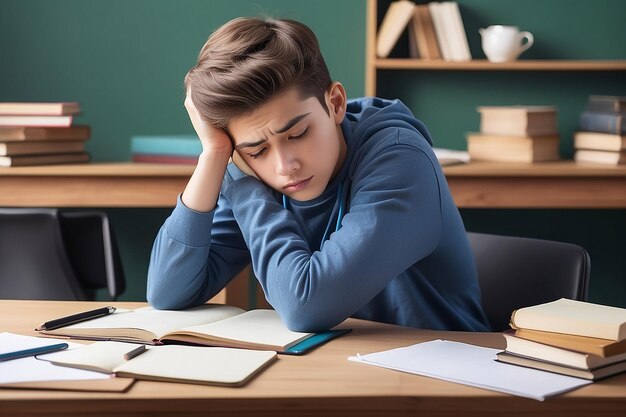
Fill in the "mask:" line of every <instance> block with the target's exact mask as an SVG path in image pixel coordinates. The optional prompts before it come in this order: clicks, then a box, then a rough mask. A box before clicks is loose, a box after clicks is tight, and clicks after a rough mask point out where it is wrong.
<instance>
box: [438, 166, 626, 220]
mask: <svg viewBox="0 0 626 417" xmlns="http://www.w3.org/2000/svg"><path fill="white" fill-rule="evenodd" d="M444 171H445V173H446V178H447V180H448V184H449V186H450V190H451V192H452V195H453V197H454V201H455V202H456V204H457V206H459V207H461V208H572V209H573V208H577V209H582V208H591V209H607V208H626V166H604V165H597V164H577V163H575V162H573V161H560V162H546V163H537V164H513V163H501V162H472V163H469V164H465V165H456V166H450V167H446V168H445V169H444Z"/></svg>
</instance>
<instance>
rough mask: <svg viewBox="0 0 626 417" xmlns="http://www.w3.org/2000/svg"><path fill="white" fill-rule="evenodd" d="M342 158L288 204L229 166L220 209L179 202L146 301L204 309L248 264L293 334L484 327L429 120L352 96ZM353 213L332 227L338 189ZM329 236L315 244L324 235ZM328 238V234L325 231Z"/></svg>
mask: <svg viewBox="0 0 626 417" xmlns="http://www.w3.org/2000/svg"><path fill="white" fill-rule="evenodd" d="M341 128H342V131H343V135H344V138H345V140H346V144H347V155H346V159H345V162H344V164H343V166H342V168H341V170H340V172H339V173H338V174H337V175H336V176H335V178H333V180H332V181H331V182H330V183H329V184H328V186H327V188H326V190H325V191H324V192H323V193H322V195H320V196H319V197H317V198H315V199H313V200H310V201H304V202H301V201H290V202H289V204H288V205H287V208H285V207H284V206H283V199H282V195H281V194H280V193H278V192H277V191H275V190H273V189H271V188H269V187H268V186H266V185H265V184H263V183H262V182H261V181H259V180H258V179H256V178H253V177H248V176H245V175H244V174H243V173H241V171H239V170H238V169H237V168H236V167H235V166H234V165H232V164H231V165H229V167H228V169H227V171H226V174H225V176H224V180H223V183H222V189H221V192H220V196H219V200H218V203H217V207H216V208H215V209H214V210H213V211H211V212H207V213H202V212H197V211H194V210H191V209H189V208H187V207H186V206H185V205H184V204H183V203H182V202H181V200H180V197H179V199H178V203H177V205H176V207H175V208H174V211H173V212H172V214H171V216H170V217H169V218H168V219H167V220H166V221H165V224H164V225H163V226H162V228H161V230H160V231H159V234H158V236H157V238H156V241H155V242H154V247H153V249H152V256H151V260H150V267H149V271H148V293H147V297H148V301H149V302H150V303H151V304H152V305H153V306H154V307H156V308H159V309H182V308H187V307H191V306H194V305H198V304H202V303H204V302H206V301H207V300H208V299H210V298H211V297H212V296H214V295H215V294H217V293H218V292H219V291H220V290H221V289H222V288H223V287H224V286H225V285H226V284H227V283H228V281H229V280H230V279H231V278H232V277H233V276H234V275H235V274H236V273H237V272H239V271H240V270H241V269H242V268H243V267H244V266H245V265H247V264H249V263H250V262H252V267H253V270H254V273H255V275H256V277H257V278H258V280H259V282H260V284H261V286H262V288H263V291H264V293H265V296H266V298H267V300H268V302H269V303H270V304H271V305H272V306H273V307H274V308H275V309H276V311H277V312H278V313H279V315H280V316H281V318H282V320H283V321H284V322H285V324H286V325H287V327H289V328H290V329H292V330H296V331H320V330H324V329H328V328H330V327H332V326H334V325H336V324H338V323H340V322H342V321H343V320H345V319H346V318H348V317H357V318H362V319H367V320H375V321H381V322H386V323H394V324H399V325H404V326H411V327H419V328H427V329H440V330H467V331H486V330H488V325H487V320H486V318H485V315H484V313H483V311H482V307H481V303H480V290H479V287H478V281H477V278H476V268H475V265H474V259H473V257H472V253H471V250H470V247H469V243H468V240H467V237H466V235H465V229H464V226H463V221H462V220H461V217H460V215H459V212H458V210H457V208H456V206H455V204H454V202H453V200H452V197H451V195H450V191H449V190H448V185H447V183H446V179H445V177H444V175H443V172H442V170H441V167H440V166H439V163H438V162H437V159H436V157H435V155H434V153H433V150H432V139H431V138H430V134H429V133H428V130H427V129H426V127H425V126H424V124H423V123H422V122H420V121H418V120H417V119H415V117H414V116H413V115H412V113H411V111H410V110H409V109H408V108H407V107H406V106H405V105H404V104H402V103H401V102H400V101H398V100H395V101H387V100H382V99H377V98H365V99H357V100H352V101H350V102H349V103H348V109H347V114H346V117H345V119H344V121H343V122H342V124H341ZM340 184H341V185H342V186H341V192H342V194H343V195H342V199H343V200H344V202H345V203H346V207H347V210H346V211H347V212H346V213H345V215H344V216H343V219H342V220H341V223H340V224H341V227H340V228H339V230H337V231H334V230H335V224H336V221H337V217H338V211H339V202H338V200H339V198H338V190H339V187H340ZM328 227H330V228H331V229H330V231H334V232H333V233H332V234H330V238H329V239H328V240H326V241H325V242H324V244H323V246H322V248H321V249H320V246H321V240H322V237H323V236H324V232H325V230H326V229H327V228H328ZM329 233H330V232H329Z"/></svg>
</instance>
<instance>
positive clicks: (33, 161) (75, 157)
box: [0, 152, 89, 167]
mask: <svg viewBox="0 0 626 417" xmlns="http://www.w3.org/2000/svg"><path fill="white" fill-rule="evenodd" d="M88 161H89V154H87V153H86V152H81V153H66V154H50V155H16V156H0V167H17V166H28V165H56V164H77V163H81V162H88Z"/></svg>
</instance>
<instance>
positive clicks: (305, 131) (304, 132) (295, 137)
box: [289, 127, 309, 139]
mask: <svg viewBox="0 0 626 417" xmlns="http://www.w3.org/2000/svg"><path fill="white" fill-rule="evenodd" d="M307 133H309V128H308V127H307V128H306V129H304V131H303V132H302V133H300V134H299V135H294V136H289V139H302V138H303V137H305V136H306V135H307Z"/></svg>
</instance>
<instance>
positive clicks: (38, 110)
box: [0, 102, 80, 116]
mask: <svg viewBox="0 0 626 417" xmlns="http://www.w3.org/2000/svg"><path fill="white" fill-rule="evenodd" d="M78 113H80V104H79V103H77V102H58V103H40V102H39V103H36V102H33V103H8V102H0V115H14V116H18V115H22V116H36V115H39V116H65V115H70V114H78Z"/></svg>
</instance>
